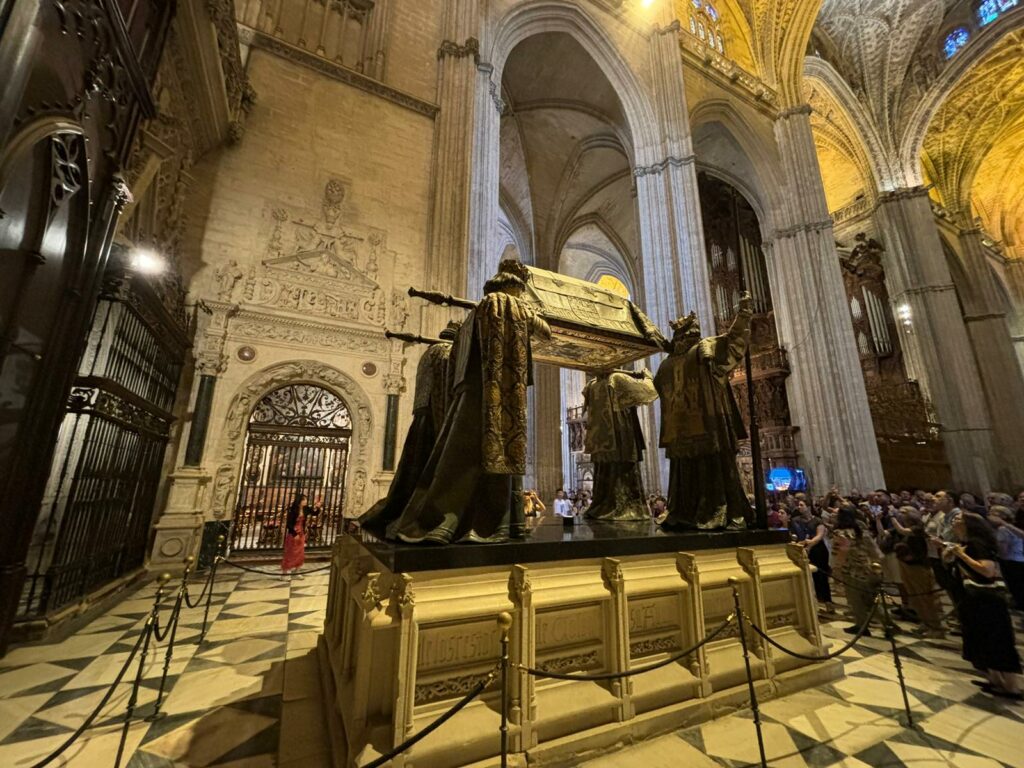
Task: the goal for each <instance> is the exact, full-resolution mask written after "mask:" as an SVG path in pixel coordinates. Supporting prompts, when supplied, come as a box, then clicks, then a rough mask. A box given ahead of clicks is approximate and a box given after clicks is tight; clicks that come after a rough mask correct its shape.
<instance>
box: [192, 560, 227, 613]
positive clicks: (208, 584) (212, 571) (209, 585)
mask: <svg viewBox="0 0 1024 768" xmlns="http://www.w3.org/2000/svg"><path fill="white" fill-rule="evenodd" d="M218 557H219V555H218ZM216 563H217V560H216V559H215V560H214V566H213V567H212V568H210V570H209V571H208V572H207V574H206V584H204V585H203V591H202V592H200V593H199V597H197V598H196V601H195V603H193V602H192V599H191V598H190V597H189V594H188V585H187V584H186V585H185V605H187V606H188V607H189V608H198V607H199V605H200V603H202V602H203V598H205V597H206V591H207V590H208V589H213V577H214V576H215V575H216V574H217V567H216Z"/></svg>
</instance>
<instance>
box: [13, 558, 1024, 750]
mask: <svg viewBox="0 0 1024 768" xmlns="http://www.w3.org/2000/svg"><path fill="white" fill-rule="evenodd" d="M225 571H226V572H225ZM327 581H328V577H327V574H326V573H318V574H311V575H309V576H307V577H306V578H305V579H304V580H301V581H291V582H285V581H282V580H280V579H278V578H268V577H264V576H260V575H257V574H251V573H240V572H238V571H230V570H228V569H223V570H222V571H221V574H220V576H219V578H218V581H217V583H216V584H215V595H214V600H213V607H212V609H211V612H210V615H211V620H212V621H213V624H212V627H211V629H210V632H209V634H208V636H207V641H206V642H204V643H203V645H202V646H201V647H197V646H196V644H195V639H196V637H197V636H198V633H199V627H200V625H201V621H202V609H201V608H200V609H197V610H189V611H185V613H184V614H183V615H182V621H181V626H180V629H179V632H178V642H177V643H176V644H175V654H174V659H173V661H172V663H171V667H170V675H169V677H168V687H169V690H170V693H169V695H167V697H166V699H165V702H164V706H163V711H164V712H165V713H166V716H165V717H163V718H162V719H159V720H157V721H156V722H153V723H150V722H146V721H145V720H137V721H136V722H135V723H134V724H133V725H132V727H131V729H130V731H129V736H128V743H127V750H128V752H127V754H128V755H130V758H129V759H128V760H126V761H125V762H124V763H122V765H127V766H129V768H170V767H171V766H173V767H175V768H178V767H181V766H190V767H191V766H203V767H205V766H219V767H221V768H270V767H271V766H281V767H282V768H292V767H297V766H303V768H320V767H321V766H327V765H329V758H328V745H327V741H326V726H325V725H324V723H323V719H322V710H321V702H320V693H319V678H318V669H317V663H316V656H315V645H316V638H317V634H318V632H319V631H320V628H321V626H322V624H323V619H324V607H325V604H326V591H327ZM136 594H137V597H133V598H130V599H128V600H126V601H124V602H122V603H121V604H120V605H118V606H116V607H115V608H114V609H113V610H111V611H110V612H108V613H107V614H106V615H104V616H102V617H101V618H99V619H97V620H95V621H93V622H92V623H91V624H90V625H89V626H87V627H86V628H84V629H83V630H81V631H80V632H78V633H77V634H75V635H73V636H72V637H70V638H68V639H67V640H65V641H64V642H61V643H56V644H52V645H44V646H34V647H22V648H17V649H15V650H13V651H11V652H10V653H8V655H7V656H6V657H5V658H3V659H0V766H4V767H5V768H6V767H7V766H11V767H12V768H14V767H20V766H30V765H32V764H33V763H35V762H37V761H38V760H39V759H40V758H41V757H43V756H44V755H46V754H47V753H49V752H50V751H51V750H52V749H53V748H55V747H56V746H57V745H59V744H60V743H61V742H62V741H63V740H64V739H65V738H66V737H67V735H68V734H70V733H71V732H72V731H73V730H74V729H75V728H76V727H77V726H78V725H79V724H80V723H81V722H82V720H83V718H84V716H85V714H86V713H88V712H89V711H91V710H92V709H93V708H94V707H95V705H96V704H97V703H98V702H99V700H100V698H101V697H102V695H103V693H104V692H105V691H106V689H107V687H108V686H109V685H110V683H112V682H113V680H114V677H115V676H116V674H117V671H118V669H119V668H120V667H121V665H122V663H123V661H124V659H125V658H126V657H127V654H128V653H129V652H130V650H131V647H132V643H133V642H134V639H135V638H136V637H137V632H138V631H139V628H140V627H141V626H142V624H143V622H144V620H145V616H146V614H147V611H148V610H149V608H150V605H151V595H152V588H151V587H146V588H143V589H141V590H140V591H139V592H138V593H136ZM847 623H848V622H833V623H831V624H828V625H825V627H824V631H825V633H826V634H827V635H828V636H829V637H830V638H832V639H833V640H834V641H835V642H836V644H837V645H838V644H841V643H842V642H845V640H847V639H848V636H847V635H845V634H843V632H842V627H844V626H846V625H847ZM907 628H909V626H908V627H907ZM1018 637H1019V638H1021V639H1024V632H1021V633H1019V635H1018ZM900 646H901V652H902V654H903V656H904V660H905V663H904V673H905V675H906V678H907V682H908V687H909V689H910V696H911V706H912V709H913V712H914V714H915V719H916V721H917V723H918V728H917V729H916V730H909V729H907V728H905V727H904V726H903V725H902V719H901V717H902V699H901V696H900V691H899V686H898V685H897V684H896V674H895V670H894V667H893V663H892V656H891V654H890V653H889V652H888V644H887V643H886V642H885V641H884V640H882V639H880V638H877V637H876V638H870V639H868V638H866V639H864V640H863V641H862V642H861V643H859V644H858V646H857V647H856V649H853V650H850V651H848V652H847V653H846V654H845V656H844V659H845V661H846V674H847V676H846V678H845V679H843V680H840V681H837V682H836V683H834V684H832V685H827V686H822V687H819V688H816V689H814V690H810V691H804V692H802V693H797V694H794V695H791V696H788V697H786V698H784V699H779V700H776V701H769V702H765V703H764V704H763V706H762V715H763V721H764V736H765V743H766V751H767V754H768V760H769V765H771V766H772V768H822V767H824V766H835V767H836V768H863V767H864V766H870V767H871V768H902V767H903V766H906V767H907V768H931V767H932V766H935V767H939V766H942V767H944V768H945V767H948V766H957V767H958V768H1000V766H1013V767H1014V768H1019V767H1020V766H1024V749H1022V745H1024V705H1021V704H1014V703H1011V702H1006V701H1004V700H998V699H994V698H992V697H990V696H987V695H985V694H984V693H982V692H980V691H979V690H978V689H977V688H976V687H975V686H973V685H971V684H970V682H969V681H970V680H971V679H972V677H973V676H972V675H970V674H969V670H968V667H967V665H966V664H965V663H964V662H963V661H962V660H961V659H960V655H959V647H958V643H957V640H956V639H955V638H951V639H950V640H949V641H947V642H942V643H938V642H929V641H923V640H916V639H913V638H911V637H910V636H909V635H903V636H901V638H900ZM165 647H166V646H164V645H163V644H158V646H157V652H156V653H152V654H151V655H150V657H149V659H148V661H147V665H146V669H145V679H144V682H143V687H142V689H141V694H140V710H139V712H140V714H141V716H142V717H145V715H146V714H147V713H148V712H150V711H151V710H152V704H153V701H154V699H155V698H156V689H157V687H158V685H159V680H160V674H161V672H162V670H163V663H164V656H163V650H164V648H165ZM1022 650H1024V649H1022ZM131 674H134V666H133V669H132V673H131ZM127 679H130V677H129V678H127ZM129 690H130V685H129V684H128V682H124V683H122V684H121V685H120V686H118V689H117V691H116V693H115V695H114V697H113V699H112V700H111V701H110V703H109V704H108V705H107V707H106V708H105V709H104V712H103V713H102V714H101V716H100V717H99V718H98V720H97V722H96V723H95V724H94V726H93V727H92V728H90V729H89V730H88V731H87V732H86V734H85V735H84V736H83V738H82V739H80V740H79V742H78V743H76V744H75V746H73V747H72V748H71V749H70V750H68V752H66V753H65V754H64V756H63V757H62V758H61V759H60V760H58V761H56V762H54V763H53V765H69V766H75V767H77V766H83V768H92V767H93V766H96V767H97V768H106V766H112V765H113V755H114V751H115V750H116V748H117V742H118V739H119V737H120V724H121V718H122V716H123V712H124V706H125V703H126V702H127V699H128V694H129ZM757 756H758V753H757V741H756V738H755V731H754V725H753V720H752V717H751V715H750V713H749V712H741V713H739V714H736V715H732V716H730V717H726V718H723V719H720V720H716V721H714V722H710V723H706V724H704V725H701V726H696V727H694V728H690V729H687V730H684V731H680V732H678V733H675V734H671V735H668V736H664V737H661V738H658V739H654V740H651V741H648V742H645V743H643V744H639V745H637V746H633V747H629V748H626V749H623V750H620V751H618V752H614V753H610V754H608V755H605V756H603V757H600V758H597V759H594V760H590V761H588V762H586V763H585V766H586V768H620V767H623V768H627V767H628V768H633V767H634V766H636V767H638V768H680V766H686V767H687V768H712V767H721V766H724V767H725V768H739V767H740V766H748V765H756V764H757Z"/></svg>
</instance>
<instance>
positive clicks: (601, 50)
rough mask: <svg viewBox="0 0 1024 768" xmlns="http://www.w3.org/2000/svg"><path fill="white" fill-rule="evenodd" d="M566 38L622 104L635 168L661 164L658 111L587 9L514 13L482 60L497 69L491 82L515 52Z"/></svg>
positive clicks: (550, 7) (528, 8)
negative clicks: (532, 42) (556, 36)
mask: <svg viewBox="0 0 1024 768" xmlns="http://www.w3.org/2000/svg"><path fill="white" fill-rule="evenodd" d="M549 32H562V33H565V34H567V35H570V36H571V37H572V38H573V39H575V40H576V42H577V43H579V44H580V45H581V46H582V48H583V49H584V50H586V51H587V53H588V54H589V55H590V57H591V58H592V59H593V60H594V62H595V63H596V64H597V66H598V67H599V68H600V69H601V72H602V73H603V74H604V76H605V77H606V78H607V79H608V82H609V83H610V84H611V86H612V88H613V90H614V91H615V93H616V94H617V95H618V97H619V99H620V100H621V103H622V109H623V113H624V116H625V120H626V123H627V124H628V126H629V133H630V137H631V139H632V142H631V143H632V147H633V155H634V156H633V158H632V160H633V162H634V164H636V165H648V164H651V163H655V162H658V161H660V160H661V157H659V156H658V155H659V150H660V147H659V146H658V145H659V142H658V136H657V125H658V121H657V119H656V116H655V112H654V107H653V105H652V104H651V101H650V99H649V98H648V95H647V93H646V91H645V89H644V87H643V85H642V84H641V83H640V81H639V80H638V79H637V76H636V74H635V72H634V69H633V68H632V67H631V66H630V64H629V63H628V62H627V61H626V60H625V59H624V57H623V54H622V52H621V51H620V50H619V49H618V48H617V47H616V46H615V45H614V43H612V41H611V39H610V38H609V36H608V34H607V33H606V32H605V31H604V30H603V29H602V28H601V25H600V24H599V23H598V22H597V21H596V20H595V19H594V17H593V16H592V15H591V14H590V12H589V11H588V10H586V9H585V8H584V7H582V6H577V5H567V4H565V3H559V2H551V1H550V0H541V1H540V2H533V3H523V4H521V5H518V6H516V7H515V8H513V9H512V10H510V11H509V12H508V13H507V14H506V15H505V17H504V18H503V19H502V20H501V21H500V22H499V23H498V25H497V30H496V32H495V35H494V40H493V43H492V44H491V45H490V46H489V47H486V48H485V51H484V52H482V58H484V59H485V60H487V61H489V63H490V65H491V67H492V68H493V70H492V73H491V82H492V83H493V84H494V86H495V88H497V87H498V86H497V84H498V83H500V82H501V78H502V72H503V70H504V67H505V63H506V61H507V60H508V57H509V55H510V54H511V53H512V51H513V49H514V48H515V47H516V46H517V45H518V44H519V43H521V42H523V41H524V40H526V39H527V38H530V37H532V36H534V35H538V34H543V33H549Z"/></svg>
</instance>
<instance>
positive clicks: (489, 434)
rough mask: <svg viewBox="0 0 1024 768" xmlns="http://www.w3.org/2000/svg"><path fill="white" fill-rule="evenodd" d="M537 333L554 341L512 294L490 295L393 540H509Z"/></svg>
mask: <svg viewBox="0 0 1024 768" xmlns="http://www.w3.org/2000/svg"><path fill="white" fill-rule="evenodd" d="M533 333H540V334H547V333H549V330H548V326H547V323H545V322H544V320H543V319H541V318H540V317H538V316H537V315H536V314H535V313H534V312H533V310H532V309H531V308H530V306H529V305H528V304H527V303H525V302H523V301H521V300H519V299H517V298H515V297H513V296H510V295H509V294H506V293H502V292H500V291H498V292H494V293H490V294H488V295H486V296H485V297H484V298H483V299H482V300H481V301H480V303H479V304H477V306H476V307H475V308H474V309H473V311H472V312H470V314H469V316H468V317H467V318H466V321H465V323H463V325H462V328H461V329H459V335H458V336H457V337H456V339H455V345H454V347H453V350H452V356H451V358H450V361H449V366H450V369H451V371H452V374H453V375H452V385H453V400H452V404H451V407H450V408H449V409H448V413H447V415H446V416H445V420H444V425H443V426H442V428H441V434H440V436H439V437H438V440H437V443H436V444H435V446H434V450H433V452H432V453H431V455H430V460H429V461H428V462H427V466H426V467H425V468H424V471H423V473H422V475H421V476H420V481H419V483H418V485H417V488H416V491H415V493H414V494H413V496H412V498H411V499H410V501H409V503H408V505H407V506H406V508H405V510H404V511H403V513H402V516H401V518H399V519H398V520H397V521H395V522H394V523H393V524H392V525H391V526H389V527H388V536H389V538H400V539H402V540H403V541H407V542H413V543H415V542H420V541H427V542H432V543H438V544H447V543H451V542H453V541H469V542H495V541H505V540H507V539H508V538H509V532H510V528H511V526H512V524H513V521H512V520H511V513H512V500H513V499H512V496H513V494H512V488H513V478H514V476H516V475H522V474H523V473H524V472H525V471H526V429H527V424H526V388H527V387H528V386H529V385H530V384H532V358H531V353H530V336H531V335H532V334H533ZM521 507H522V505H521V504H519V505H518V508H519V509H520V510H521Z"/></svg>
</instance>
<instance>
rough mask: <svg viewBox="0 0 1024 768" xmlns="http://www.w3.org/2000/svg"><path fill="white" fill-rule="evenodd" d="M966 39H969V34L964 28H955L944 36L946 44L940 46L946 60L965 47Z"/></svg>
mask: <svg viewBox="0 0 1024 768" xmlns="http://www.w3.org/2000/svg"><path fill="white" fill-rule="evenodd" d="M968 37H970V33H969V32H968V31H967V29H966V27H957V28H956V29H954V30H953V31H952V32H950V33H949V34H948V35H946V42H945V44H944V45H943V46H942V50H943V51H945V53H946V58H947V59H950V58H952V57H953V54H955V53H956V52H957V51H959V50H960V49H961V48H963V47H964V46H965V45H967V38H968Z"/></svg>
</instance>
